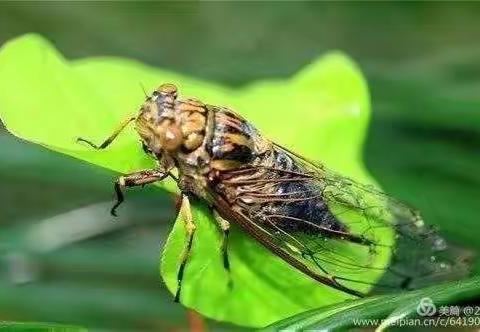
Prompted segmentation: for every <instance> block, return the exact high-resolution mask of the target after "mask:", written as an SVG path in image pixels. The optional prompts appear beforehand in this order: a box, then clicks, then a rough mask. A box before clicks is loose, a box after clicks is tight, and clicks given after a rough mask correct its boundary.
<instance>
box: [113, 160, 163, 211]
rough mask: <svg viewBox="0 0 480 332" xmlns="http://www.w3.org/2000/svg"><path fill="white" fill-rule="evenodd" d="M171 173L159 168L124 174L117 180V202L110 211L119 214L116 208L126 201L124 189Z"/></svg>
mask: <svg viewBox="0 0 480 332" xmlns="http://www.w3.org/2000/svg"><path fill="white" fill-rule="evenodd" d="M169 174H170V173H169V172H166V171H164V170H159V169H146V170H143V171H139V172H135V173H130V174H127V175H124V176H120V177H119V178H118V179H117V181H115V184H114V189H115V193H116V194H117V202H116V203H115V205H113V207H112V210H110V213H111V214H112V215H113V216H115V217H116V216H117V213H116V209H117V208H118V206H119V205H120V204H122V202H123V201H124V197H123V189H124V188H129V187H135V186H144V185H146V184H149V183H153V182H157V181H161V180H163V179H165V178H166V177H167V176H168V175H169Z"/></svg>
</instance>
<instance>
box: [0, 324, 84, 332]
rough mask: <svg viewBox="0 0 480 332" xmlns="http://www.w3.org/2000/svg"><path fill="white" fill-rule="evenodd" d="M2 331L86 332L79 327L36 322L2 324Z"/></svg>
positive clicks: (0, 328) (0, 325)
mask: <svg viewBox="0 0 480 332" xmlns="http://www.w3.org/2000/svg"><path fill="white" fill-rule="evenodd" d="M0 331H11V332H86V331H87V329H85V328H83V327H79V326H70V325H62V324H53V323H36V322H0Z"/></svg>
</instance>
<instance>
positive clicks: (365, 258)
mask: <svg viewBox="0 0 480 332" xmlns="http://www.w3.org/2000/svg"><path fill="white" fill-rule="evenodd" d="M214 190H215V192H216V194H220V196H221V197H224V198H226V202H225V204H219V205H222V207H220V210H223V214H224V215H225V214H230V216H226V217H227V218H233V219H235V221H236V222H237V223H239V224H240V225H241V226H243V227H244V228H245V229H246V230H247V231H249V232H250V233H251V234H252V235H254V237H255V238H256V239H257V240H258V241H260V242H261V243H263V244H264V245H265V246H266V247H267V248H269V249H270V250H271V251H272V252H274V253H275V254H277V255H278V256H280V257H282V258H283V259H284V260H286V261H287V262H288V263H290V264H291V265H292V266H294V267H296V268H298V269H300V270H301V271H303V272H304V273H306V274H308V275H309V276H311V277H313V278H314V279H317V280H318V281H320V282H323V283H325V284H328V285H330V286H332V287H335V288H337V289H340V290H342V291H345V292H347V293H351V294H354V295H361V294H364V293H367V292H369V291H370V290H371V289H372V288H373V286H375V290H379V291H381V290H385V291H388V290H391V289H398V288H403V289H412V288H417V287H419V286H423V285H425V284H428V283H430V282H433V281H439V280H445V279H454V278H458V277H460V276H461V275H463V274H466V272H467V265H466V264H465V262H464V260H463V259H462V257H461V256H460V255H461V254H460V252H459V251H457V250H454V249H453V248H448V246H447V244H446V243H445V241H444V240H443V239H442V238H441V237H440V236H439V235H438V234H437V233H436V232H435V231H434V230H433V229H432V228H430V227H427V226H426V225H425V224H424V222H423V220H422V219H421V218H420V216H419V214H418V212H417V211H415V210H413V209H412V208H410V207H408V206H407V205H405V204H403V203H402V202H399V201H397V200H395V199H393V198H391V197H389V196H388V195H386V194H384V193H382V192H381V191H379V190H377V189H375V188H374V187H373V186H368V185H362V184H359V183H357V182H356V181H354V180H352V179H349V178H346V177H343V176H341V175H339V174H337V173H335V172H333V171H330V170H328V169H326V168H325V167H324V166H323V165H319V164H315V163H312V162H310V161H307V160H305V159H303V158H301V157H300V156H298V155H295V154H293V153H292V152H290V151H287V150H286V149H284V148H281V147H279V146H276V148H275V150H274V151H273V152H272V154H271V155H269V156H265V157H264V158H263V159H262V160H261V161H260V162H259V163H258V165H254V166H250V167H245V168H242V169H239V170H235V171H229V172H224V173H223V174H222V181H221V185H219V186H217V187H216V188H214ZM221 212H222V211H221Z"/></svg>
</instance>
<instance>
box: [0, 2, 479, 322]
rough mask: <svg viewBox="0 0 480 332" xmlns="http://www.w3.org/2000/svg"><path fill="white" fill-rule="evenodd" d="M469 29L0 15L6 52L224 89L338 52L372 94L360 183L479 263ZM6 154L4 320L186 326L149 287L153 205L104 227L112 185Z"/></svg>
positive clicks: (146, 11)
mask: <svg viewBox="0 0 480 332" xmlns="http://www.w3.org/2000/svg"><path fill="white" fill-rule="evenodd" d="M479 22H480V4H475V3H463V4H457V3H435V4H434V3H408V4H405V3H373V2H371V3H363V4H360V3H316V2H305V3H293V2H281V3H270V2H261V3H254V2H241V3H226V2H225V3H217V2H180V3H175V2H171V3H170V2H161V3H160V2H158V3H156V2H136V3H133V2H131V3H130V2H102V3H91V2H75V3H66V2H49V3H41V2H21V3H13V2H9V3H0V44H3V43H4V42H5V41H7V40H8V39H10V38H13V37H16V36H19V35H21V34H24V33H27V32H36V33H40V34H42V35H44V36H45V37H46V38H48V39H50V40H51V41H52V42H53V43H54V44H55V46H56V47H57V48H58V49H59V50H60V51H61V53H63V54H64V55H65V56H66V57H68V58H82V57H87V56H97V55H113V56H121V57H128V58H133V59H138V60H139V61H143V62H146V63H148V64H151V65H154V66H157V67H161V68H167V69H170V70H172V71H177V72H181V73H184V74H188V75H190V76H194V77H200V78H205V79H209V80H213V81H217V82H221V83H224V84H226V85H230V86H241V85H243V84H246V83H248V82H251V81H253V80H256V79H260V78H286V77H289V76H291V75H292V74H293V73H295V72H296V71H297V70H298V69H300V68H302V67H303V66H304V65H306V64H307V63H309V62H310V61H311V60H312V59H314V58H316V57H317V56H318V55H320V54H322V53H323V52H325V51H327V50H332V49H339V50H342V51H344V52H346V53H347V54H349V55H350V56H352V57H353V58H354V59H355V60H356V61H357V62H358V63H359V65H360V67H361V68H362V70H363V71H364V73H365V75H366V77H367V80H368V82H369V86H370V89H371V96H372V104H373V116H372V123H371V127H370V130H369V135H368V140H367V142H366V145H365V149H364V158H365V162H366V165H367V167H368V169H369V171H370V172H371V173H372V174H373V176H374V177H375V178H376V179H377V181H378V182H379V183H380V184H381V185H382V186H383V187H384V189H385V190H386V191H387V192H388V193H390V194H392V195H394V196H397V197H399V198H401V199H403V200H405V201H407V202H409V203H410V204H412V205H414V206H416V207H417V208H419V209H420V210H421V211H422V213H423V215H424V217H425V219H426V220H427V222H429V223H431V224H435V225H438V227H439V228H440V229H441V231H442V234H444V235H445V237H447V238H448V239H449V240H450V241H451V242H453V243H456V244H460V245H463V246H466V247H469V248H472V249H473V250H474V251H478V250H479V249H480V241H478V240H477V239H478V237H479V236H480V231H478V230H477V228H478V227H476V226H477V220H478V217H477V211H478V205H479V203H480V186H479V184H480V172H479V169H480V167H479V166H480V94H479V93H478V91H479V89H480V79H479V77H480V76H479V75H480V61H479V60H478V59H479V58H480V43H479V42H478V36H479V35H480V23H479ZM0 75H1V73H0ZM159 83H160V82H159ZM31 88H32V89H35V87H31ZM112 93H113V92H112ZM25 96H26V97H27V98H28V91H25ZM278 97H279V98H281V96H278ZM299 109H301V105H299ZM66 116H68V111H66ZM25 120H26V121H28V119H25ZM273 120H274V119H273ZM339 139H341V133H339ZM0 152H1V153H0V183H1V184H0V227H1V231H0V264H1V265H0V294H1V295H0V320H22V321H27V320H28V321H32V320H36V321H51V322H64V323H69V324H77V325H82V326H85V327H89V328H92V329H99V330H112V329H113V330H118V329H120V328H122V329H130V330H146V331H147V330H159V329H168V330H178V331H181V330H185V329H188V328H189V326H190V325H192V324H195V322H194V320H193V323H192V319H191V318H190V319H189V316H188V313H187V312H186V311H185V310H184V309H183V308H182V307H181V306H180V305H177V304H174V303H173V301H172V297H171V296H170V294H168V293H167V291H166V290H165V289H164V287H163V285H162V283H161V281H160V280H159V276H158V273H157V271H158V255H159V251H160V248H161V246H162V243H163V241H164V239H165V237H166V235H167V234H168V231H169V229H170V227H171V225H172V224H173V217H174V211H173V208H172V203H171V200H169V199H168V198H167V197H166V196H164V195H163V194H162V192H161V191H159V190H155V189H154V188H148V189H145V190H132V191H131V192H129V194H128V199H129V204H127V205H126V206H125V207H124V208H123V210H122V216H121V220H120V221H119V222H116V223H114V222H111V223H102V224H99V223H98V222H97V221H98V220H111V219H112V218H111V217H110V216H109V215H108V211H109V207H110V204H111V200H112V188H111V183H112V181H113V179H114V178H115V177H116V174H113V173H111V172H109V171H106V170H103V169H100V168H97V167H94V166H92V165H88V164H85V163H82V162H80V161H78V160H74V159H72V158H68V157H66V156H63V155H60V154H56V153H54V152H51V151H49V150H47V149H45V148H42V147H40V146H36V145H32V144H30V143H26V142H22V141H20V140H18V139H16V138H14V137H13V136H11V135H10V134H8V133H7V132H6V131H5V130H4V129H0ZM139 207H141V208H139ZM139 211H141V212H139ZM85 214H87V215H88V216H91V218H89V220H90V222H84V221H83V220H84V218H85V217H84V216H85ZM80 215H81V216H82V223H80V222H77V220H78V218H79V216H80ZM33 239H35V241H33ZM32 243H35V245H32ZM59 249H61V250H59ZM476 270H477V271H478V270H479V269H478V268H476ZM206 324H207V325H208V327H209V328H210V329H213V330H231V329H233V327H232V326H229V325H225V324H218V323H215V322H211V321H208V322H206Z"/></svg>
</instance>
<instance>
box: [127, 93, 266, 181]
mask: <svg viewBox="0 0 480 332" xmlns="http://www.w3.org/2000/svg"><path fill="white" fill-rule="evenodd" d="M136 129H137V131H138V133H139V134H140V136H141V138H142V140H143V143H144V146H145V147H146V148H147V149H148V151H150V152H151V153H153V154H154V155H155V156H156V157H157V158H159V159H160V158H161V159H165V158H167V159H168V158H170V159H172V162H173V163H174V164H175V165H176V166H177V167H179V168H180V170H181V171H183V172H184V173H185V172H186V173H189V170H188V169H184V168H185V167H195V168H196V169H195V171H197V172H198V171H199V170H200V169H201V170H202V171H203V173H207V172H209V171H210V170H212V169H213V170H220V171H221V170H228V169H235V168H238V167H241V166H242V165H245V164H248V163H251V162H253V161H254V160H255V158H256V157H257V156H259V155H260V154H261V153H262V151H265V150H266V146H267V145H268V143H267V142H266V141H265V140H263V139H262V138H261V137H260V135H259V134H258V132H257V130H255V128H254V127H253V126H252V125H251V124H249V123H248V122H246V121H245V120H244V119H242V118H241V117H240V116H239V115H237V114H235V113H233V112H232V111H231V110H229V109H227V108H219V107H215V106H210V105H205V104H203V103H202V102H200V101H198V100H195V99H186V100H177V89H176V87H175V86H173V85H171V84H164V85H162V86H160V87H159V88H158V89H157V90H156V91H155V92H154V93H153V94H152V96H150V97H149V98H147V100H146V101H145V103H144V104H143V105H142V107H141V109H140V113H139V115H138V117H137V119H136ZM191 171H192V170H190V172H191Z"/></svg>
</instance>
